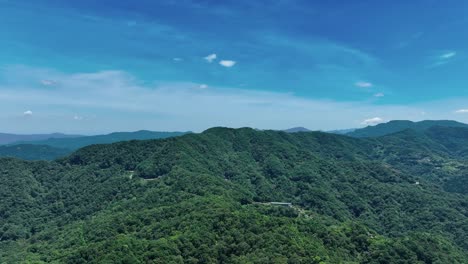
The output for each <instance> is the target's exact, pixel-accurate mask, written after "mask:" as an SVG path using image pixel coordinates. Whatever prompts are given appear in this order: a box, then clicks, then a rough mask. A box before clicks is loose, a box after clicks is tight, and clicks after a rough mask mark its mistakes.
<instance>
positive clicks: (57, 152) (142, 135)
mask: <svg viewBox="0 0 468 264" xmlns="http://www.w3.org/2000/svg"><path fill="white" fill-rule="evenodd" d="M186 133H190V132H154V131H147V130H141V131H136V132H116V133H111V134H107V135H96V136H68V135H63V134H50V135H31V136H21V135H11V134H10V135H9V136H8V137H5V138H4V141H5V142H8V143H9V145H8V146H0V157H16V158H21V159H26V160H53V159H56V158H59V157H63V156H65V155H67V154H70V153H71V152H73V151H74V150H77V149H79V148H81V147H85V146H89V145H93V144H109V143H114V142H120V141H128V140H145V139H159V138H167V137H173V136H180V135H183V134H186ZM14 139H16V140H15V141H13V140H14Z"/></svg>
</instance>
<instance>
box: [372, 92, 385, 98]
mask: <svg viewBox="0 0 468 264" xmlns="http://www.w3.org/2000/svg"><path fill="white" fill-rule="evenodd" d="M384 96H385V94H384V93H376V94H374V97H384Z"/></svg>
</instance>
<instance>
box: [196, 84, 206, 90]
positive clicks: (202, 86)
mask: <svg viewBox="0 0 468 264" xmlns="http://www.w3.org/2000/svg"><path fill="white" fill-rule="evenodd" d="M198 88H200V89H207V88H208V85H207V84H200V86H198Z"/></svg>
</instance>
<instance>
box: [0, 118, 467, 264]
mask: <svg viewBox="0 0 468 264" xmlns="http://www.w3.org/2000/svg"><path fill="white" fill-rule="evenodd" d="M467 136H468V130H467V129H465V128H451V127H432V128H429V129H427V130H424V131H421V130H419V131H415V130H404V131H401V132H399V133H395V134H392V135H387V136H384V137H378V138H364V139H360V138H352V137H347V136H341V135H334V134H327V133H321V132H309V133H285V132H279V131H256V130H253V129H249V128H242V129H228V128H212V129H209V130H207V131H205V132H203V133H201V134H188V135H184V136H180V137H173V138H168V139H161V140H145V141H130V142H120V143H115V144H110V145H92V146H89V147H85V148H83V149H80V150H78V151H76V152H74V153H73V154H71V155H70V156H69V157H66V158H63V159H60V160H57V161H54V162H45V161H39V162H27V161H20V160H16V159H0V197H1V199H0V263H16V262H21V261H26V260H28V261H29V262H31V263H49V262H55V263H408V264H410V263H411V264H413V263H468V253H467V252H468V196H467V190H466V187H465V189H464V187H463V183H466V182H467V180H466V179H467V177H466V175H468V173H467V172H468V166H467V165H468V164H467V163H466V160H467V154H468V153H467V152H466V149H467V147H468V137H467ZM464 186H466V184H465V185H464ZM270 202H285V203H292V206H291V207H289V206H281V205H275V204H271V203H270Z"/></svg>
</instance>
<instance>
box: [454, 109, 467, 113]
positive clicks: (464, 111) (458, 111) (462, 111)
mask: <svg viewBox="0 0 468 264" xmlns="http://www.w3.org/2000/svg"><path fill="white" fill-rule="evenodd" d="M455 113H456V114H468V109H458V110H456V111H455Z"/></svg>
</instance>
